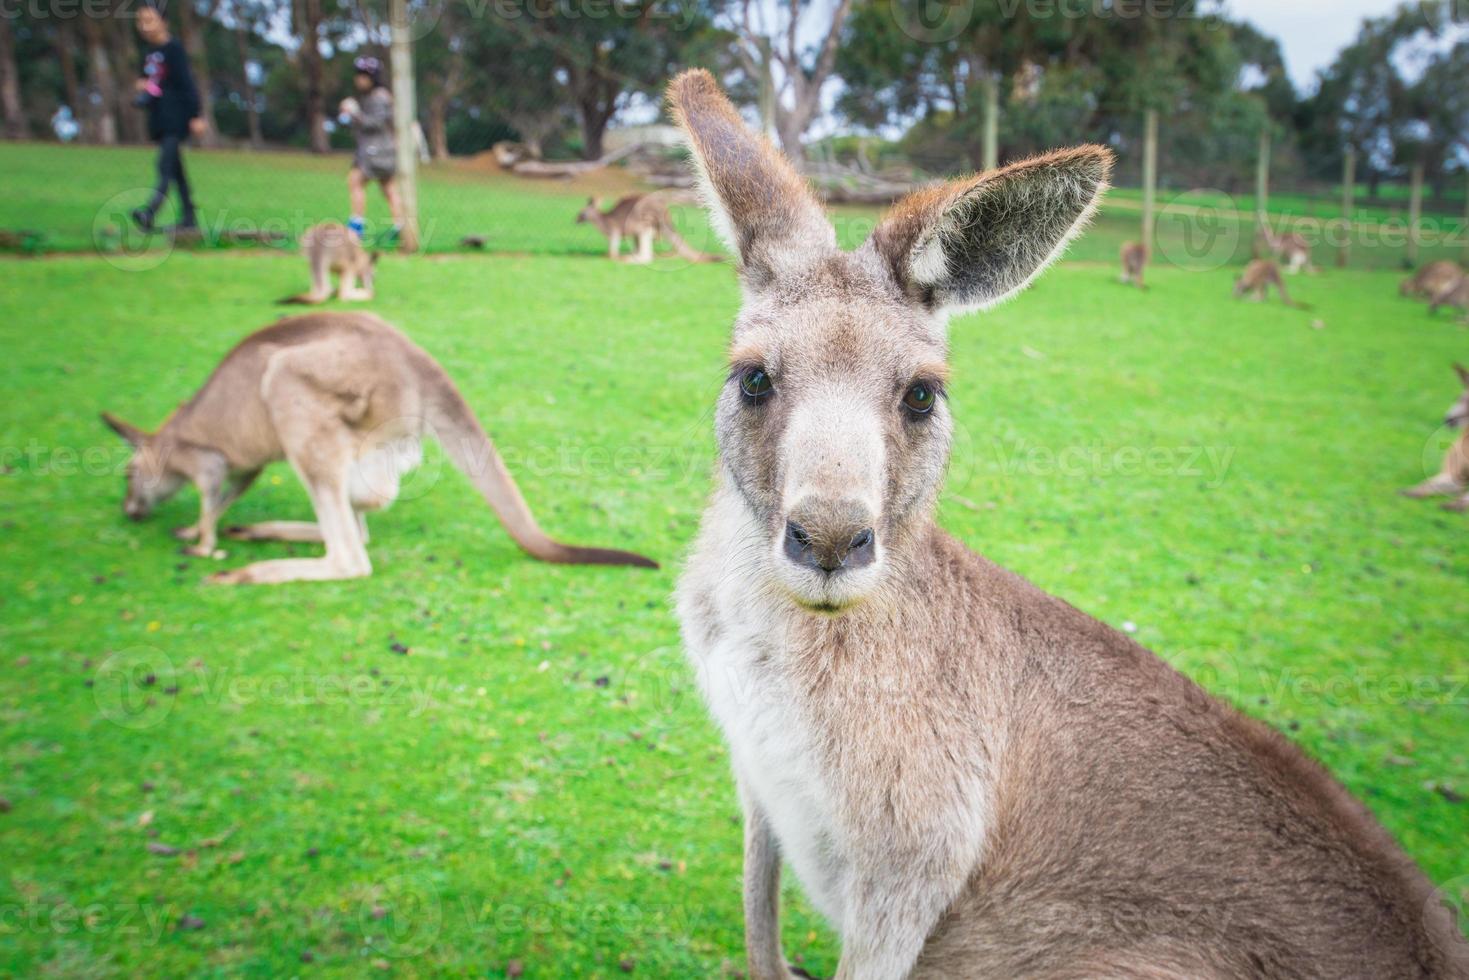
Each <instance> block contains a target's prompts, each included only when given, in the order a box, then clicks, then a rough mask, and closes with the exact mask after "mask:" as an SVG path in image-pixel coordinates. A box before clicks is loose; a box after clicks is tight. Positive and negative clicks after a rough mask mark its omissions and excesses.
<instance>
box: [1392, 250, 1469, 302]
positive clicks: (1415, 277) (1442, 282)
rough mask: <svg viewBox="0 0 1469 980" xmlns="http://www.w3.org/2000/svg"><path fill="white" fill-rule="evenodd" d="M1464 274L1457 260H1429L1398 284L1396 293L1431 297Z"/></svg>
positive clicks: (1419, 297) (1421, 297)
mask: <svg viewBox="0 0 1469 980" xmlns="http://www.w3.org/2000/svg"><path fill="white" fill-rule="evenodd" d="M1463 274H1464V270H1463V269H1460V268H1459V264H1458V263H1457V262H1450V261H1448V260H1446V259H1441V260H1439V261H1437V262H1430V263H1428V264H1427V265H1425V266H1424V267H1423V268H1421V269H1419V270H1418V271H1417V272H1415V273H1413V274H1412V275H1411V276H1409V277H1408V278H1406V279H1404V280H1403V281H1402V282H1401V283H1400V284H1399V285H1398V293H1399V294H1400V295H1403V296H1412V297H1415V298H1417V299H1433V297H1435V296H1437V295H1438V294H1439V292H1441V291H1442V290H1443V288H1444V287H1445V286H1447V285H1449V284H1450V283H1452V282H1454V281H1455V280H1456V279H1458V278H1459V277H1460V276H1462V275H1463Z"/></svg>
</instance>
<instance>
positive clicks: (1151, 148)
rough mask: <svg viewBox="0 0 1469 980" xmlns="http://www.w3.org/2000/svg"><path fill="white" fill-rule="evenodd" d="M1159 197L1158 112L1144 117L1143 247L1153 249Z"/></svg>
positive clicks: (1150, 110)
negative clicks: (1156, 207)
mask: <svg viewBox="0 0 1469 980" xmlns="http://www.w3.org/2000/svg"><path fill="white" fill-rule="evenodd" d="M1157 195H1158V110H1157V109H1149V110H1148V111H1147V113H1146V114H1145V115H1144V116H1143V228H1142V234H1143V238H1142V243H1143V247H1144V248H1146V249H1148V251H1150V252H1151V251H1152V249H1153V203H1154V201H1155V200H1156V198H1157Z"/></svg>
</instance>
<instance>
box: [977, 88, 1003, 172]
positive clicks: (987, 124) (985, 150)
mask: <svg viewBox="0 0 1469 980" xmlns="http://www.w3.org/2000/svg"><path fill="white" fill-rule="evenodd" d="M981 84H982V85H983V87H984V136H983V139H982V141H981V143H980V152H981V155H982V156H983V157H984V169H986V170H993V169H995V168H996V167H998V166H999V165H1000V82H999V79H997V78H995V76H994V73H993V72H991V71H986V72H985V73H984V81H983V82H982V83H981Z"/></svg>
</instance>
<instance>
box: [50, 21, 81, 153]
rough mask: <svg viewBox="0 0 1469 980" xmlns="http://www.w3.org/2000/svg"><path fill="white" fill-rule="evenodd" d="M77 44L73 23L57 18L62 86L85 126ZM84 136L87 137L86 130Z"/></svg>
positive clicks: (57, 55) (57, 43) (57, 47)
mask: <svg viewBox="0 0 1469 980" xmlns="http://www.w3.org/2000/svg"><path fill="white" fill-rule="evenodd" d="M76 43H77V42H76V31H75V30H74V29H73V28H72V25H71V21H69V20H66V19H63V18H57V20H56V60H57V61H58V62H60V63H61V85H62V88H63V89H64V90H65V92H66V95H65V98H66V104H67V107H68V108H70V109H71V114H72V116H73V117H74V118H75V119H76V121H77V123H78V124H79V125H85V124H84V123H83V122H82V116H83V114H84V111H85V107H84V106H83V105H82V86H81V84H80V83H79V82H78V81H77V57H76ZM83 135H84V137H85V130H84V131H83Z"/></svg>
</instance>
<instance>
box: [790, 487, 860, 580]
mask: <svg viewBox="0 0 1469 980" xmlns="http://www.w3.org/2000/svg"><path fill="white" fill-rule="evenodd" d="M784 550H785V554H786V557H787V558H789V559H790V560H791V561H793V562H795V563H796V564H798V565H807V566H810V567H811V568H819V569H820V570H821V571H823V572H826V573H827V574H831V573H833V572H836V571H837V570H838V569H842V568H861V567H862V566H864V565H870V564H872V560H873V558H874V557H876V553H877V534H876V532H874V531H873V530H872V523H871V519H870V518H869V517H868V515H867V510H866V508H864V507H862V506H861V505H860V504H856V503H852V502H837V503H832V504H817V505H809V506H805V507H802V508H800V509H799V510H798V511H796V512H793V513H792V514H791V515H790V517H788V518H787V519H786V527H785V542H784Z"/></svg>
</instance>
